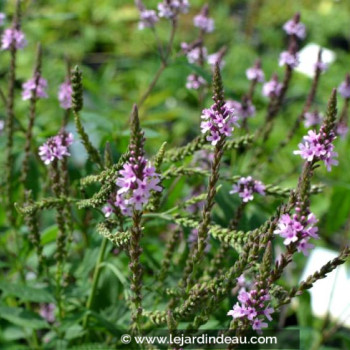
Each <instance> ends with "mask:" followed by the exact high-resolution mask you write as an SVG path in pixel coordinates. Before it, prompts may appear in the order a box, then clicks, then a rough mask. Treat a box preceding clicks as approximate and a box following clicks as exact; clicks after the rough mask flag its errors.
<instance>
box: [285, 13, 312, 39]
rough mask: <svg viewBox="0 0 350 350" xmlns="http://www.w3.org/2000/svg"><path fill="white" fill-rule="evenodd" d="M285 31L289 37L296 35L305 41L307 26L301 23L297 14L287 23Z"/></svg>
mask: <svg viewBox="0 0 350 350" xmlns="http://www.w3.org/2000/svg"><path fill="white" fill-rule="evenodd" d="M283 29H284V31H285V32H286V33H287V34H288V35H295V36H297V37H298V38H300V39H304V38H305V36H306V30H305V25H304V24H303V23H301V22H300V15H299V14H296V15H295V16H294V17H293V18H292V19H291V20H289V21H288V22H286V23H285V24H284V26H283Z"/></svg>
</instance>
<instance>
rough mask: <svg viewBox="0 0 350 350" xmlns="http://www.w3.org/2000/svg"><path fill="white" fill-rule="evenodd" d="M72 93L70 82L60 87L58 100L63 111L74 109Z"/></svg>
mask: <svg viewBox="0 0 350 350" xmlns="http://www.w3.org/2000/svg"><path fill="white" fill-rule="evenodd" d="M72 93H73V89H72V85H71V83H70V81H69V80H67V81H65V82H64V83H62V84H61V85H60V88H59V90H58V100H59V101H60V106H61V107H62V108H63V109H69V108H72Z"/></svg>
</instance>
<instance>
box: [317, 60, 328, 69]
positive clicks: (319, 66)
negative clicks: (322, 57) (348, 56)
mask: <svg viewBox="0 0 350 350" xmlns="http://www.w3.org/2000/svg"><path fill="white" fill-rule="evenodd" d="M328 68H329V66H328V64H327V63H325V62H322V61H317V62H316V63H315V70H319V71H320V72H325V71H326V70H327V69H328Z"/></svg>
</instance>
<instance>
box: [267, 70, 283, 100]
mask: <svg viewBox="0 0 350 350" xmlns="http://www.w3.org/2000/svg"><path fill="white" fill-rule="evenodd" d="M282 86H283V85H282V83H279V82H278V76H277V74H274V75H273V76H272V78H271V80H270V81H268V82H266V83H265V84H264V85H263V90H262V93H263V95H264V96H266V97H270V98H274V97H277V96H278V95H279V94H280V93H281V90H282Z"/></svg>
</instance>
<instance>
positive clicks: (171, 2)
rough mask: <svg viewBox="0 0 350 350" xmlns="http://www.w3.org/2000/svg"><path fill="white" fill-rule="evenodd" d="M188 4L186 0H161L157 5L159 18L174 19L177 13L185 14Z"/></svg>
mask: <svg viewBox="0 0 350 350" xmlns="http://www.w3.org/2000/svg"><path fill="white" fill-rule="evenodd" d="M189 7H190V4H189V2H188V0H163V2H161V3H159V4H158V15H159V17H165V18H174V17H176V16H177V15H178V14H179V13H187V12H188V9H189Z"/></svg>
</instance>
